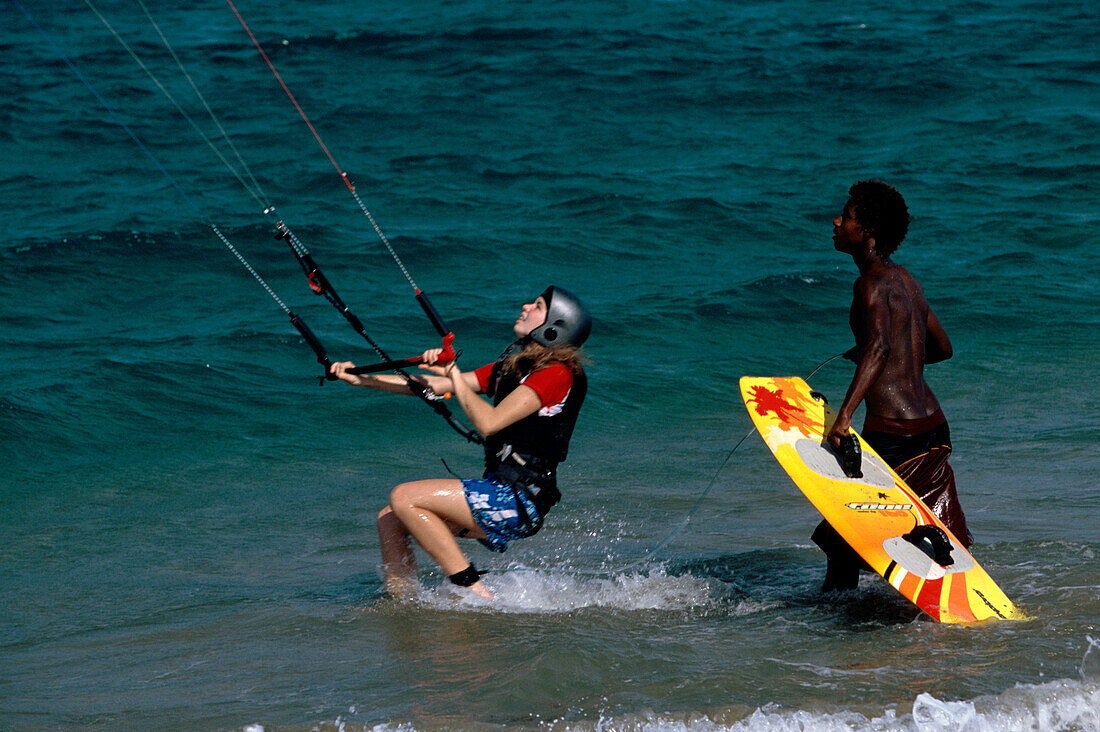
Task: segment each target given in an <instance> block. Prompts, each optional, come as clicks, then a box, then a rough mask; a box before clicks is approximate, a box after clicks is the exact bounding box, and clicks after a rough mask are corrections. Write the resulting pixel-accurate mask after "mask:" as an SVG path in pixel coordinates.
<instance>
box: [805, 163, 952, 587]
mask: <svg viewBox="0 0 1100 732" xmlns="http://www.w3.org/2000/svg"><path fill="white" fill-rule="evenodd" d="M848 196H849V198H848V203H847V204H846V205H845V206H844V212H843V213H842V214H841V215H840V216H838V217H837V218H836V220H834V221H833V244H834V246H835V247H836V249H837V250H838V251H841V252H844V253H845V254H848V255H851V257H852V259H853V260H854V261H855V263H856V266H857V267H858V268H859V279H857V280H856V282H855V287H854V288H853V289H854V292H853V297H852V309H851V315H850V317H849V321H850V324H851V327H852V333H853V334H854V335H855V338H856V345H855V347H854V348H852V349H851V350H849V351H848V352H847V353H846V354H845V356H846V357H848V358H850V359H851V360H852V361H855V362H856V364H857V366H856V373H855V376H854V377H853V378H852V385H851V386H850V387H848V393H847V394H846V395H845V397H844V403H843V404H841V405H840V409H839V410H838V411H837V418H836V422H834V423H833V426H832V428H831V429H830V430H829V434H828V435H826V438H827V439H828V441H829V443H830V444H831V445H832V446H833V447H834V448H836V449H839V447H840V441H841V438H842V437H845V436H847V435H848V434H849V432H848V429H849V427H850V426H851V424H852V414H853V413H854V412H855V410H856V407H858V406H859V404H860V402H863V401H866V402H867V417H866V421H865V422H864V428H863V433H862V434H863V438H864V439H865V440H866V441H867V443H868V444H869V445H871V447H873V448H874V449H875V452H877V453H878V454H879V455H880V456H881V457H882V458H883V460H885V461H886V462H887V463H888V464H889V465H890V467H892V468H893V469H894V471H895V472H897V473H898V475H900V476H901V477H902V479H903V480H905V482H906V483H907V484H908V485H909V487H910V488H912V489H913V490H914V491H915V492H916V493H917V495H919V496H920V497H921V500H923V501H924V502H925V504H927V505H928V507H929V508H930V509H932V511H933V513H935V514H936V515H937V516H938V517H939V518H940V520H941V521H943V522H944V524H945V525H946V526H947V528H948V529H949V530H950V531H951V533H952V534H954V535H955V538H956V539H958V540H959V542H960V543H962V545H963V546H969V545H970V543H971V539H970V535H969V532H968V531H967V528H966V518H965V517H964V515H963V512H962V507H961V506H960V505H959V499H958V495H957V493H956V492H955V475H954V473H953V472H952V470H951V466H950V465H948V463H947V459H948V457H949V456H950V454H951V438H950V434H949V431H948V427H947V419H946V418H945V417H944V415H943V412H942V411H941V410H940V404H939V402H938V401H937V400H936V396H935V395H934V394H933V393H932V389H930V388H929V386H928V384H927V382H925V380H924V365H925V364H929V363H936V362H938V361H944V360H946V359H948V358H951V341H950V340H948V338H947V333H946V332H944V329H943V326H942V325H940V321H939V318H937V317H936V314H935V313H934V312H932V308H930V307H929V306H928V302H927V301H926V300H925V299H924V292H923V290H922V289H921V286H920V283H918V282H917V281H916V280H915V279H914V278H913V276H912V275H910V274H909V272H907V271H906V270H905V268H903V267H899V266H898V265H897V264H895V263H894V262H893V261H891V259H890V255H891V254H893V253H894V250H896V249H897V248H898V245H899V244H901V241H902V239H904V238H905V234H906V231H907V230H908V228H909V210H908V208H907V207H906V205H905V200H904V199H903V198H902V197H901V194H900V193H898V192H897V191H896V190H895V189H894V188H893V187H891V186H888V185H886V184H885V183H881V182H878V181H861V182H859V183H856V184H855V185H854V186H852V187H851V189H849V191H848ZM813 540H814V542H816V543H817V545H818V546H820V547H821V548H822V549H823V550H824V551H825V554H826V556H827V557H828V569H827V570H826V574H825V584H824V586H823V589H824V590H826V591H829V590H844V589H852V588H854V587H856V585H857V584H858V582H859V570H860V569H868V567H867V565H866V564H865V563H864V562H863V560H862V559H860V557H859V555H857V554H856V553H855V551H853V550H852V548H851V547H849V546H848V544H847V543H845V541H844V540H843V539H841V538H840V535H839V534H837V532H836V531H835V530H834V529H833V527H832V526H830V525H829V524H828V522H826V521H822V522H821V524H820V525H819V526H818V527H817V530H816V531H814V535H813Z"/></svg>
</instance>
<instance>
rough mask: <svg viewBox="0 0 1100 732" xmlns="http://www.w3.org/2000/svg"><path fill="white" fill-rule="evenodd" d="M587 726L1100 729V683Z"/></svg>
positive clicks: (937, 731) (642, 730) (864, 731)
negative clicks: (893, 705) (888, 704)
mask: <svg viewBox="0 0 1100 732" xmlns="http://www.w3.org/2000/svg"><path fill="white" fill-rule="evenodd" d="M554 729H555V730H558V729H563V730H569V731H570V732H574V731H575V732H580V731H581V730H598V731H600V732H602V731H603V730H637V731H638V732H718V731H723V732H724V731H726V730H728V731H729V732H807V731H808V730H813V731H814V732H834V731H835V732H1025V731H1027V732H1080V731H1086V730H1098V729H1100V685H1098V684H1094V683H1088V682H1080V681H1071V680H1068V679H1064V680H1060V681H1053V682H1050V683H1047V684H1041V685H1018V686H1016V687H1014V688H1012V689H1009V690H1008V691H1005V692H1004V693H1002V694H998V695H994V696H983V697H978V698H977V699H974V700H973V701H943V700H940V699H937V698H936V697H935V696H933V695H932V694H921V695H919V696H918V697H917V698H916V699H915V700H914V702H913V708H912V711H911V712H908V713H903V714H900V715H899V714H898V713H897V711H896V710H893V709H886V710H884V711H883V713H882V715H880V716H877V717H873V718H869V717H867V716H865V715H863V714H860V713H859V712H854V711H841V712H830V713H823V712H811V711H808V710H794V711H785V710H782V709H780V708H779V707H777V706H775V705H767V706H764V707H761V708H759V709H757V710H756V711H754V712H753V713H752V714H751V715H749V716H748V717H746V718H744V719H741V720H739V721H737V722H733V723H729V724H725V723H720V722H716V721H714V720H713V719H712V718H711V717H709V716H707V715H699V714H692V715H689V716H686V717H684V718H677V717H674V716H671V715H668V716H665V715H652V714H649V715H639V716H625V717H622V718H615V719H607V718H605V719H600V720H599V721H598V722H596V723H594V724H592V723H589V724H577V725H569V726H566V727H564V728H559V727H558V726H556V725H555V727H554Z"/></svg>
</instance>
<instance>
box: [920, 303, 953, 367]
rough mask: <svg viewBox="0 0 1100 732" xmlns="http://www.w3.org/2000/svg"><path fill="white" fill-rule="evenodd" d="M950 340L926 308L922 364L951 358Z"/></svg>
mask: <svg viewBox="0 0 1100 732" xmlns="http://www.w3.org/2000/svg"><path fill="white" fill-rule="evenodd" d="M951 354H952V350H951V340H950V339H949V338H948V337H947V331H945V330H944V329H943V325H941V324H940V319H939V318H937V317H936V314H935V313H934V312H932V308H928V322H927V323H926V324H925V333H924V362H925V363H926V364H928V363H939V362H940V361H946V360H947V359H949V358H951Z"/></svg>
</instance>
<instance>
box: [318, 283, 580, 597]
mask: <svg viewBox="0 0 1100 732" xmlns="http://www.w3.org/2000/svg"><path fill="white" fill-rule="evenodd" d="M591 329H592V318H591V317H590V316H589V314H588V311H587V310H586V309H585V307H584V305H582V304H581V302H580V300H578V299H577V298H576V296H574V295H573V294H572V293H570V292H569V291H568V290H565V289H562V288H560V287H549V288H547V290H546V291H545V292H544V293H542V294H541V295H540V296H539V297H537V298H536V299H535V301H534V302H530V303H527V304H525V305H524V306H523V308H522V311H521V313H520V316H519V318H517V319H516V322H515V324H514V325H513V326H512V330H513V332H514V333H515V335H516V338H517V340H516V342H515V343H513V344H512V346H511V347H510V348H509V349H508V350H507V351H505V352H504V354H503V355H502V356H501V358H500V359H499V360H497V361H496V362H495V363H490V364H486V365H485V366H482V367H481V368H479V369H476V370H475V371H472V372H463V371H462V370H460V369H459V367H458V365H457V364H456V363H455V362H454V361H451V362H450V363H447V364H440V363H438V360H439V356H440V354H441V353H442V349H430V350H428V351H425V352H424V354H423V356H422V359H423V364H422V365H421V368H424V369H427V370H428V371H430V372H431V374H430V375H428V374H425V375H418V376H416V377H413V378H416V379H417V380H418V381H420V382H421V383H422V384H425V385H426V386H427V387H428V388H430V389H431V390H432V391H433V392H435V393H436V394H444V393H447V392H450V393H452V394H453V395H454V397H455V399H456V400H457V401H458V404H459V405H460V406H461V407H462V410H463V411H464V412H465V413H466V417H467V418H468V419H469V420H470V422H471V424H473V426H474V428H475V429H476V430H477V431H478V432H479V433H481V434H482V435H483V436H484V437H485V473H484V475H483V477H482V478H480V479H474V480H458V479H448V478H433V479H429V480H417V481H412V482H409V483H402V484H400V485H398V486H397V487H396V488H394V489H393V490H392V491H391V492H390V500H389V504H388V505H387V506H386V507H385V508H383V509H382V510H381V511H380V512H379V514H378V538H379V541H380V542H381V546H382V571H383V573H384V574H385V582H386V589H387V590H388V591H389V592H390V593H391V594H394V595H399V596H400V595H403V594H407V593H408V592H409V591H410V589H411V585H412V584H413V582H414V580H415V577H416V559H415V557H414V555H413V551H412V546H411V544H410V543H409V537H410V536H411V537H412V538H414V539H416V541H417V543H419V544H420V546H421V547H423V548H424V550H425V551H427V552H428V554H430V555H431V557H432V559H434V560H435V561H436V562H437V563H438V564H439V566H440V567H441V568H442V569H443V571H444V572H446V573H447V575H448V578H449V579H450V580H451V582H453V583H454V584H456V585H460V586H463V587H469V588H470V589H471V590H473V591H474V592H476V593H478V594H480V595H483V596H485V597H492V594H491V593H490V592H489V591H488V589H486V588H485V586H484V585H483V584H482V583H481V581H480V580H479V577H480V573H479V572H478V571H477V570H476V569H475V568H474V566H473V564H471V563H470V562H469V561H468V560H467V559H466V556H465V554H463V552H462V549H461V548H460V547H459V545H458V542H457V541H456V540H455V537H470V538H474V539H478V540H479V541H480V542H481V543H482V544H483V545H485V546H486V547H487V548H489V549H490V550H492V551H496V552H503V551H504V550H505V548H506V547H507V544H508V542H509V541H511V540H512V539H519V538H523V537H527V536H531V535H532V534H534V533H535V532H536V531H538V530H539V528H541V526H542V522H543V519H544V518H545V517H546V513H547V511H549V510H550V508H551V507H552V506H553V505H554V504H556V503H557V502H558V500H559V499H560V498H561V494H560V493H559V492H558V489H557V467H558V463H560V462H561V461H563V460H564V459H565V456H566V451H567V450H568V447H569V438H570V436H571V435H572V433H573V426H574V425H575V424H576V421H577V414H578V413H579V412H580V408H581V404H582V403H583V401H584V396H585V392H586V391H587V379H586V377H585V373H584V369H583V368H582V366H581V361H582V357H581V354H580V351H579V349H580V347H581V345H582V344H583V343H584V341H585V339H586V338H588V334H589V331H591ZM353 368H354V364H353V363H351V362H350V361H343V362H340V363H335V364H333V365H332V373H333V374H334V375H335V376H336V377H337V378H339V379H341V380H342V381H346V382H347V383H349V384H351V385H353V386H366V387H369V388H371V389H377V390H379V391H387V392H392V393H397V394H410V393H412V392H411V391H410V389H409V386H408V382H407V381H406V379H405V378H404V377H403V376H399V375H397V374H380V375H375V374H363V375H357V374H354V373H350V370H351V369H353ZM479 394H484V395H486V396H488V397H490V398H491V399H492V400H493V401H492V403H489V402H488V401H486V400H485V399H482V398H481V397H479V396H478V395H479Z"/></svg>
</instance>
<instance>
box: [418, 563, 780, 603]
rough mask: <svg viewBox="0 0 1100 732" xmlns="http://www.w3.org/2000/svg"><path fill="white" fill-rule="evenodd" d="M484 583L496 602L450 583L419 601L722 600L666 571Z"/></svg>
mask: <svg viewBox="0 0 1100 732" xmlns="http://www.w3.org/2000/svg"><path fill="white" fill-rule="evenodd" d="M481 581H482V583H483V584H484V585H485V586H486V587H487V588H488V589H489V591H490V592H492V593H493V599H492V600H487V599H485V598H482V597H480V596H479V595H476V594H474V593H473V592H471V591H469V590H466V589H462V588H458V587H455V586H454V585H451V584H449V583H443V584H441V585H439V586H438V587H433V588H427V589H424V590H423V591H422V592H421V593H420V594H419V596H418V597H417V600H418V601H419V602H422V603H425V604H428V605H432V606H440V607H447V608H449V609H455V610H492V611H495V612H519V613H561V612H569V611H571V610H578V609H581V608H589V607H599V608H612V609H615V610H685V609H691V608H699V607H706V606H710V605H712V604H714V603H715V602H716V598H715V594H716V590H715V588H714V587H712V585H713V581H712V580H708V579H704V578H699V577H693V576H691V575H689V574H685V575H680V576H673V575H668V574H666V573H665V572H664V570H661V569H655V570H651V571H649V572H648V573H634V574H620V575H617V576H614V577H599V576H593V575H575V574H568V573H565V572H537V571H533V570H524V569H517V570H512V571H508V572H499V573H492V574H488V575H485V576H483V577H482V579H481ZM756 604H757V605H759V604H760V603H756ZM750 610H753V611H759V608H755V609H750Z"/></svg>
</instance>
